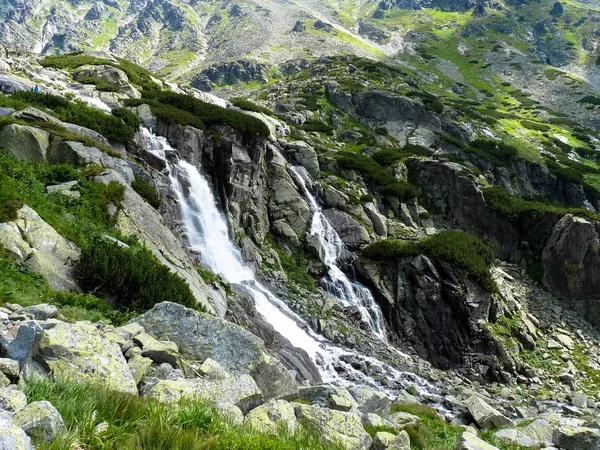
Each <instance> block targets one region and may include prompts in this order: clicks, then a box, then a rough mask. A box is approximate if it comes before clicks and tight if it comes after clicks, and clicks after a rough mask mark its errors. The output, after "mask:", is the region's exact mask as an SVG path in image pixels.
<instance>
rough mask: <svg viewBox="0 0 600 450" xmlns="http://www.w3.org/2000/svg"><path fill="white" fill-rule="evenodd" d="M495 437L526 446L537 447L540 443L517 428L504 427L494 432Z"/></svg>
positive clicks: (508, 442) (505, 441)
mask: <svg viewBox="0 0 600 450" xmlns="http://www.w3.org/2000/svg"><path fill="white" fill-rule="evenodd" d="M494 437H496V438H497V439H499V440H501V441H502V442H504V443H506V444H510V445H520V446H521V447H526V448H537V447H538V444H537V443H536V442H534V441H533V439H531V438H530V437H529V436H527V435H526V434H525V433H523V432H521V431H519V430H515V429H510V428H507V429H504V430H500V431H497V432H495V433H494Z"/></svg>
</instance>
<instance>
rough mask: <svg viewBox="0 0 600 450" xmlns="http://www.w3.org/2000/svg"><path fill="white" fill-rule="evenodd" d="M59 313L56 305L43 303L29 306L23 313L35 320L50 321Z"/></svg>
mask: <svg viewBox="0 0 600 450" xmlns="http://www.w3.org/2000/svg"><path fill="white" fill-rule="evenodd" d="M57 312H58V308H57V307H56V306H54V305H49V304H47V303H41V304H39V305H33V306H27V307H25V308H23V313H25V314H28V315H30V316H33V318H34V319H35V320H48V319H51V318H53V317H54V316H55V315H56V313H57Z"/></svg>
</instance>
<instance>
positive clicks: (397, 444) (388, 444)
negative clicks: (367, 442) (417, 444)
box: [372, 430, 410, 450]
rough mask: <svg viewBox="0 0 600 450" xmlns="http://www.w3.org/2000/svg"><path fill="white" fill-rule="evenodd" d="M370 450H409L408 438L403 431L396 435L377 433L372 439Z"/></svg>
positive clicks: (384, 432) (383, 432)
mask: <svg viewBox="0 0 600 450" xmlns="http://www.w3.org/2000/svg"><path fill="white" fill-rule="evenodd" d="M372 450H410V437H409V436H408V433H407V432H406V431H404V430H402V431H400V432H399V433H398V434H397V435H395V434H392V433H388V432H386V431H379V432H377V433H376V434H375V437H374V438H373V447H372Z"/></svg>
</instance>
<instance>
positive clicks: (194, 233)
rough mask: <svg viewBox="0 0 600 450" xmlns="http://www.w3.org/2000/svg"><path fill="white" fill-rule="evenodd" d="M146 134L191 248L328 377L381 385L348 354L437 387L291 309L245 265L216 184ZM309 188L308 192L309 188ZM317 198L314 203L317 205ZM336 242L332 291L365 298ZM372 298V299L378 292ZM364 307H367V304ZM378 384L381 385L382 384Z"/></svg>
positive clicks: (412, 382) (420, 386)
mask: <svg viewBox="0 0 600 450" xmlns="http://www.w3.org/2000/svg"><path fill="white" fill-rule="evenodd" d="M141 136H142V139H143V141H144V143H145V145H146V148H147V150H148V151H149V152H151V153H152V154H154V155H155V156H157V157H159V158H161V159H162V160H163V161H165V163H166V165H167V168H168V174H169V179H170V182H171V186H172V188H173V191H174V192H175V193H176V195H177V199H178V203H179V208H180V211H181V215H182V220H183V224H184V228H185V230H186V237H187V241H188V245H189V246H190V249H191V250H193V251H194V252H197V253H199V254H200V255H201V258H202V260H203V262H204V263H205V264H207V265H208V266H209V267H210V268H211V270H212V271H213V272H214V273H218V274H222V275H223V276H224V277H225V278H226V279H227V281H228V282H230V283H235V284H240V285H242V286H244V287H245V288H246V289H247V290H248V291H249V292H250V293H251V295H252V296H253V298H254V302H255V305H256V310H257V311H258V312H259V314H261V315H262V316H263V317H264V318H265V319H266V320H267V321H268V322H269V323H270V324H271V325H272V326H273V328H274V329H275V330H276V331H277V332H278V333H279V334H281V335H282V336H283V337H284V338H286V339H287V340H289V341H290V343H291V344H292V345H293V346H295V347H298V348H300V349H303V350H304V351H306V353H307V354H308V355H309V357H310V359H311V360H312V362H313V363H314V364H315V366H316V367H317V369H318V371H319V373H320V375H321V378H322V379H323V381H324V382H333V381H335V382H338V383H341V384H348V380H346V379H345V378H343V377H342V376H340V374H339V373H338V372H339V368H340V367H342V368H343V370H342V372H344V371H345V372H347V373H351V374H352V377H351V378H352V384H366V385H372V386H377V385H376V384H375V382H374V380H372V379H371V378H370V377H368V376H366V375H364V374H363V373H362V372H360V371H358V370H356V369H354V368H353V367H352V365H351V364H350V363H348V362H346V361H344V360H345V359H346V358H344V357H347V356H350V357H358V358H360V359H362V360H364V361H369V362H371V363H373V364H377V365H379V366H381V367H383V368H384V369H385V372H386V377H387V378H388V379H389V380H390V381H392V382H396V383H398V384H399V385H400V386H414V387H415V388H416V389H417V390H418V391H420V392H435V391H437V389H436V388H435V387H434V386H433V385H431V384H430V383H428V382H427V381H425V380H423V379H422V378H420V377H418V376H416V375H414V374H410V373H405V372H402V371H399V370H396V369H394V368H392V367H390V366H388V365H387V364H384V363H382V362H381V361H378V360H376V359H374V358H371V357H368V356H364V355H359V354H357V353H355V352H352V351H350V350H347V349H341V348H338V347H335V346H333V345H331V344H330V343H329V342H328V341H327V340H326V339H325V338H324V337H322V336H320V335H318V334H316V333H314V332H313V331H312V330H311V329H310V328H309V327H308V326H307V325H306V324H305V323H304V321H303V320H302V319H301V318H300V317H299V316H298V315H296V314H295V313H294V312H293V311H291V310H290V309H289V307H288V306H287V305H286V304H285V302H284V301H283V300H281V299H279V298H278V297H276V296H275V295H274V294H273V293H272V292H270V291H269V290H268V289H267V288H266V287H265V286H263V285H262V284H261V283H260V282H259V281H258V280H257V279H256V277H255V275H254V273H253V271H252V270H251V269H250V268H249V267H248V266H246V265H245V264H244V262H243V260H242V257H241V254H240V252H239V250H238V249H237V248H236V247H235V246H234V245H233V243H232V241H231V240H230V239H229V233H228V226H227V223H226V221H225V219H224V217H223V216H222V214H221V213H220V212H219V210H218V209H217V206H216V203H215V199H214V196H213V194H212V191H211V188H210V186H209V184H208V182H207V181H206V179H205V178H204V177H203V176H202V175H201V174H200V172H199V171H198V169H197V168H196V167H195V166H193V165H192V164H189V163H188V162H186V161H184V160H181V159H179V158H178V157H177V150H175V149H173V148H172V147H171V146H170V144H169V143H168V142H167V140H166V139H165V138H163V137H159V136H156V135H154V134H153V133H152V132H151V131H149V130H148V129H145V128H142V129H141ZM180 179H185V180H186V184H188V185H189V190H188V192H186V190H184V188H183V187H182V183H181V182H180ZM306 193H307V194H308V191H306ZM310 199H311V200H312V202H314V208H315V212H316V213H319V214H318V215H317V221H316V222H317V224H316V225H315V224H313V227H312V228H313V230H311V232H314V233H320V232H321V231H320V230H322V229H331V225H330V224H328V223H327V222H326V221H325V220H324V218H323V219H319V217H322V215H320V209H319V208H318V205H317V204H316V200H315V199H314V197H312V196H310ZM312 202H311V205H313V203H312ZM328 233H329V239H330V240H331V241H332V243H334V244H335V243H337V242H338V241H339V236H338V237H337V239H336V238H335V236H337V234H335V232H334V231H333V232H332V231H329V232H328ZM323 234H325V233H323ZM334 244H330V243H324V245H323V248H324V249H327V250H325V252H326V254H327V255H328V256H327V258H328V259H326V260H325V264H326V265H327V267H328V269H329V275H330V277H331V279H330V280H329V283H330V286H331V290H332V291H334V293H335V292H336V291H339V290H340V289H341V290H344V289H345V292H344V296H345V297H344V298H341V299H340V301H341V302H342V303H344V304H348V303H350V302H351V301H360V297H359V296H358V295H357V294H356V293H355V292H357V291H358V292H363V293H364V291H367V292H368V290H367V289H366V288H364V287H362V286H360V285H358V284H352V283H351V282H350V281H349V280H348V278H347V277H346V276H345V275H344V274H343V272H341V270H339V268H337V271H336V270H335V269H334V268H333V267H336V266H335V259H336V258H337V257H336V256H335V252H336V250H334V249H333V247H334ZM338 248H339V244H338ZM338 251H339V250H338ZM338 271H339V272H338ZM340 273H341V275H340ZM363 290H364V291H363ZM369 296H370V294H369ZM370 298H371V300H372V297H370ZM362 308H364V311H365V312H364V314H366V315H368V316H369V317H370V318H371V319H372V321H369V322H370V323H371V324H372V326H374V327H376V328H375V329H377V330H381V329H382V328H377V327H381V323H380V322H378V320H380V319H381V316H380V315H381V313H380V312H379V313H378V314H372V315H371V314H370V311H367V307H366V305H362ZM361 311H363V310H362V309H361ZM397 354H398V356H399V357H401V358H407V357H406V355H403V354H402V353H400V352H397ZM336 369H338V370H336ZM357 382H358V383H357ZM378 387H379V388H381V386H378Z"/></svg>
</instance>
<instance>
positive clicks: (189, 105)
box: [144, 91, 270, 136]
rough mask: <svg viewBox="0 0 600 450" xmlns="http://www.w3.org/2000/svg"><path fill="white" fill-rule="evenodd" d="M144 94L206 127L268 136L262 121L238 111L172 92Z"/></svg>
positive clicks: (267, 129)
mask: <svg viewBox="0 0 600 450" xmlns="http://www.w3.org/2000/svg"><path fill="white" fill-rule="evenodd" d="M144 94H145V97H144V98H148V99H151V100H155V101H157V102H159V103H161V104H163V105H170V106H173V107H175V108H177V109H180V110H183V111H187V112H188V113H191V114H192V115H194V116H196V117H197V119H199V120H200V121H202V122H203V123H205V124H207V125H211V124H223V125H229V126H231V127H233V128H236V129H238V130H240V131H242V132H244V133H248V134H251V135H253V134H258V135H260V136H269V135H270V131H269V127H267V125H265V123H264V122H263V121H262V120H260V119H257V118H256V117H252V116H250V115H248V114H244V113H242V112H240V111H236V110H233V109H226V108H221V107H220V106H217V105H213V104H210V103H205V102H203V101H201V100H198V99H197V98H194V97H192V96H190V95H184V94H176V93H174V92H167V91H161V92H154V93H144Z"/></svg>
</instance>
